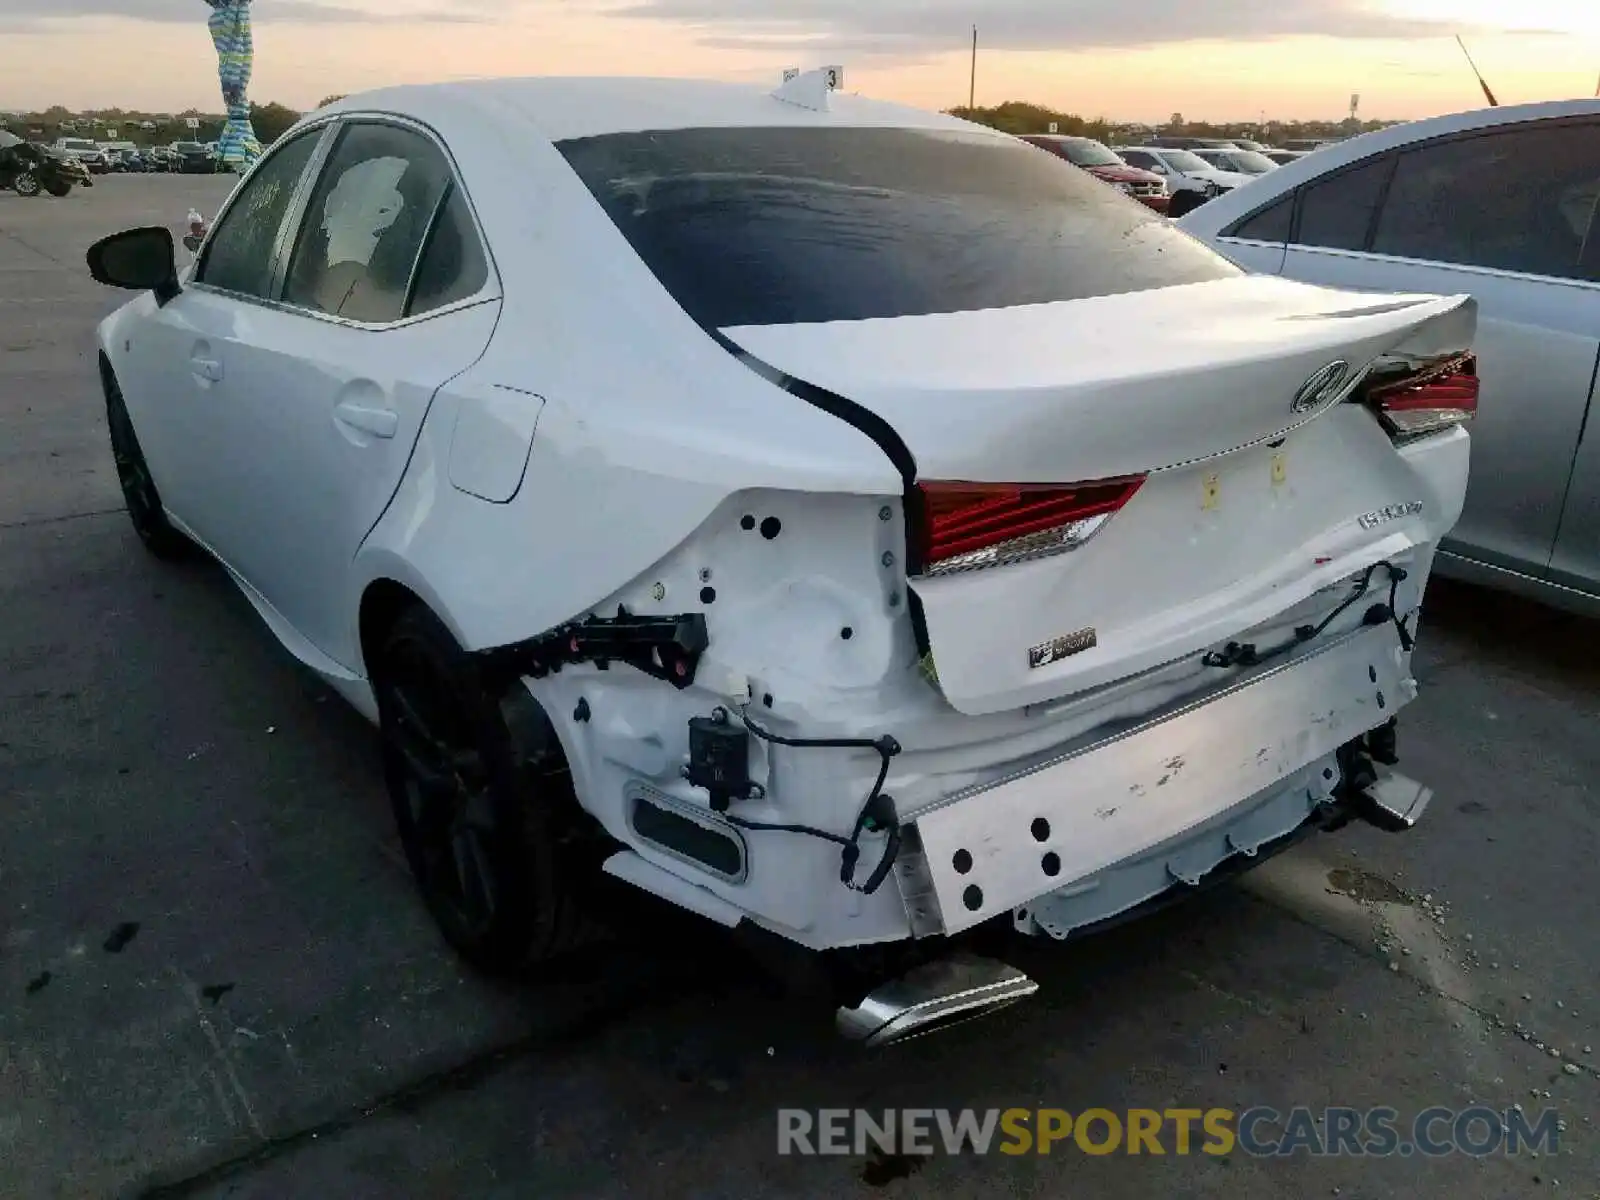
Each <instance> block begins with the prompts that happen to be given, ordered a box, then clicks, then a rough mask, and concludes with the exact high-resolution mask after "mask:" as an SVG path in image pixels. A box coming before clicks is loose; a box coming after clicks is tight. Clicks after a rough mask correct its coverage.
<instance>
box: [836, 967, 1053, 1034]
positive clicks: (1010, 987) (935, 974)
mask: <svg viewBox="0 0 1600 1200" xmlns="http://www.w3.org/2000/svg"><path fill="white" fill-rule="evenodd" d="M1038 990H1039V985H1038V984H1037V983H1035V982H1034V981H1033V980H1032V979H1030V978H1028V976H1026V975H1024V974H1023V973H1022V972H1021V971H1019V970H1017V968H1015V967H1013V966H1009V965H1007V964H1006V963H1003V962H996V961H995V960H993V959H988V958H976V957H972V956H967V955H960V956H956V957H953V958H946V959H940V960H939V961H937V962H932V963H927V964H926V965H924V966H921V967H918V968H916V969H915V970H913V971H910V972H908V973H907V974H905V975H902V976H900V977H899V978H898V979H892V980H890V981H889V982H888V983H885V984H883V985H882V986H880V987H878V988H877V989H875V990H874V991H873V992H871V993H870V994H869V995H868V996H867V997H866V998H865V999H864V1000H862V1001H861V1003H860V1004H859V1005H857V1006H856V1007H855V1008H849V1007H841V1008H840V1009H839V1015H838V1026H839V1032H840V1033H841V1034H843V1035H844V1036H845V1037H846V1038H848V1039H849V1040H850V1041H853V1042H859V1043H861V1044H862V1045H863V1046H868V1047H877V1046H888V1045H891V1044H892V1043H894V1042H903V1041H906V1040H907V1039H909V1038H914V1037H922V1036H924V1035H925V1034H929V1033H935V1032H937V1031H938V1030H941V1029H948V1028H950V1027H951V1026H952V1025H959V1024H961V1023H962V1022H964V1021H972V1020H976V1019H977V1018H978V1017H982V1016H987V1015H988V1014H989V1013H993V1012H998V1011H1000V1010H1001V1009H1002V1008H1005V1007H1007V1006H1009V1005H1012V1004H1015V1003H1016V1002H1017V1001H1018V1000H1022V999H1025V998H1027V997H1028V996H1031V995H1033V994H1034V993H1035V992H1037V991H1038Z"/></svg>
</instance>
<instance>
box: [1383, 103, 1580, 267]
mask: <svg viewBox="0 0 1600 1200" xmlns="http://www.w3.org/2000/svg"><path fill="white" fill-rule="evenodd" d="M1597 200H1600V124H1596V123H1592V122H1589V123H1583V124H1564V125H1545V126H1543V127H1540V126H1525V127H1523V128H1520V129H1512V130H1509V131H1506V132H1500V133H1491V134H1482V135H1477V136H1473V137H1464V138H1457V139H1454V140H1451V141H1447V142H1440V143H1436V144H1434V145H1431V146H1423V147H1421V148H1419V149H1416V150H1412V151H1409V152H1407V153H1404V154H1402V155H1401V156H1400V161H1399V164H1398V166H1397V167H1396V169H1395V176H1394V182H1393V183H1392V184H1391V185H1390V187H1389V194H1388V198H1387V199H1386V200H1385V202H1384V206H1383V215H1382V216H1381V217H1380V218H1379V220H1378V231H1377V236H1376V237H1375V239H1374V240H1373V245H1372V249H1373V252H1374V253H1377V254H1393V255H1398V256H1401V257H1405V258H1418V259H1424V260H1428V261H1432V262H1442V263H1461V264H1466V265H1471V266H1479V267H1492V268H1496V269H1499V270H1503V271H1518V272H1524V273H1527V274H1535V275H1553V276H1557V277H1565V278H1571V277H1574V276H1584V275H1586V272H1585V271H1584V270H1583V269H1582V268H1581V267H1580V259H1581V258H1582V252H1583V246H1584V240H1585V238H1586V237H1587V236H1588V234H1589V229H1590V226H1591V225H1592V224H1593V221H1594V214H1595V206H1596V202H1597Z"/></svg>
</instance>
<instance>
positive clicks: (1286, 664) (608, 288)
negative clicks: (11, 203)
mask: <svg viewBox="0 0 1600 1200" xmlns="http://www.w3.org/2000/svg"><path fill="white" fill-rule="evenodd" d="M89 262H90V267H91V270H92V272H93V274H94V276H95V277H96V278H97V279H99V280H101V281H102V282H105V283H110V284H115V285H119V286H123V287H127V288H131V289H135V290H140V291H143V292H144V293H145V294H143V295H140V296H138V297H137V298H135V299H133V300H132V301H131V302H130V303H129V304H127V305H126V306H125V307H123V308H122V309H120V310H119V311H118V312H116V313H115V314H113V315H112V316H111V317H109V318H108V319H107V320H106V321H105V323H104V324H103V325H102V327H101V329H100V331H99V363H100V371H101V375H102V378H103V381H104V385H105V393H106V401H107V407H108V414H109V418H110V427H111V437H112V447H113V450H114V453H115V457H116V462H117V467H118V472H119V476H120V478H121V481H122V485H123V490H124V494H125V496H126V498H127V503H128V508H129V512H130V515H131V517H132V520H133V525H134V527H135V529H136V530H137V531H138V533H139V536H140V537H141V538H142V539H143V540H144V542H145V544H146V545H147V546H148V547H149V549H150V550H152V551H153V552H155V553H156V554H158V555H161V556H174V555H179V554H181V553H183V552H184V551H186V550H188V549H189V548H190V547H192V546H199V547H203V548H204V550H206V551H207V552H209V553H210V554H211V555H212V556H214V557H215V558H217V559H218V560H220V561H221V562H222V564H223V565H224V566H225V567H226V569H227V570H228V572H229V573H230V575H231V576H232V577H233V579H234V580H235V581H236V582H237V583H238V585H239V587H240V588H241V589H242V591H243V592H244V594H245V595H246V596H247V597H248V598H249V599H250V601H251V603H252V604H253V605H254V606H255V607H256V609H257V610H258V611H259V613H260V614H261V617H262V619H263V620H264V621H265V622H266V624H267V625H268V626H269V627H270V628H271V629H272V631H273V632H274V633H275V634H276V636H277V637H278V638H279V639H280V640H281V641H282V643H283V644H284V646H285V647H286V648H287V649H288V650H289V651H290V652H291V653H293V654H294V655H295V656H297V657H298V658H299V659H300V660H302V661H303V662H304V663H305V664H306V665H307V666H309V667H310V668H311V669H312V670H313V671H315V672H316V673H318V674H319V675H320V676H321V677H322V678H324V679H326V680H327V681H328V682H329V683H330V684H331V685H332V686H333V687H335V688H336V689H338V690H339V691H340V692H341V693H342V694H343V695H344V696H345V697H347V698H348V699H349V701H350V702H351V703H352V704H354V705H355V706H356V707H357V708H358V709H359V710H360V711H361V712H362V713H364V714H365V715H366V716H367V717H368V718H370V719H371V720H372V721H374V722H375V723H376V724H377V725H378V726H379V729H380V731H381V742H382V746H383V757H384V763H385V768H386V772H387V779H388V786H389V790H390V793H391V795H392V797H393V801H394V807H395V812H396V816H397V819H398V822H399V827H400V831H401V834H402V837H403V839H404V843H405V846H406V850H407V853H408V855H409V857H410V861H411V864H412V867H413V869H414V871H415V873H416V876H417V879H418V881H419V884H420V887H421V890H422V893H423V895H424V896H425V897H426V899H427V902H428V903H429V905H430V906H431V908H432V910H433V912H434V913H435V915H436V916H437V919H438V921H439V923H440V925H441V927H442V928H443V930H444V932H445V934H446V936H447V937H448V938H449V940H450V941H451V942H452V943H453V944H454V945H455V946H456V947H457V948H458V949H459V950H460V951H461V953H463V954H464V955H465V956H466V957H467V958H468V959H469V960H471V961H472V962H474V963H476V964H478V965H480V966H482V967H485V968H488V969H493V970H502V971H505V970H521V969H524V968H526V967H528V966H530V965H531V964H535V963H538V962H540V961H543V960H545V959H548V958H550V957H552V956H554V955H557V954H558V953H560V952H561V951H562V950H563V949H564V948H565V947H566V946H568V945H569V944H570V942H571V939H572V937H573V933H574V929H575V928H576V921H575V915H576V913H577V912H578V911H580V908H581V905H582V903H583V897H584V895H585V891H584V889H585V884H586V881H587V880H588V879H589V878H590V875H591V873H596V874H597V873H599V872H601V871H603V872H606V873H608V874H610V875H612V876H614V877H617V878H619V879H621V880H624V881H627V882H628V883H630V884H632V885H635V886H636V887H638V888H641V889H643V890H644V891H646V892H649V893H653V894H654V895H656V896H659V897H662V898H665V899H666V900H669V901H671V902H672V903H674V904H677V905H680V906H682V907H683V908H686V909H689V910H692V911H693V912H695V913H698V914H701V915H703V916H704V917H705V918H707V919H709V920H711V921H715V922H718V923H721V924H723V925H728V926H734V925H738V924H741V923H743V924H745V925H747V926H753V927H755V928H756V929H759V930H763V931H765V932H766V934H767V935H777V937H778V938H779V939H781V940H782V941H783V942H786V943H789V944H792V945H794V946H796V947H800V948H806V949H809V950H824V949H845V948H855V949H857V950H864V949H865V948H872V949H874V950H875V951H876V953H874V954H873V955H866V954H864V953H863V954H861V955H857V956H850V957H852V960H853V961H859V962H866V961H869V960H870V961H873V962H881V963H882V964H884V965H883V966H882V968H881V969H882V970H884V971H885V972H886V973H887V972H888V971H889V964H891V963H892V964H893V970H894V971H896V972H898V971H899V970H900V969H902V968H904V967H914V969H913V970H912V971H911V973H910V974H908V975H907V976H905V977H904V978H903V979H902V980H900V981H899V982H898V983H897V984H895V985H894V986H891V987H890V988H889V989H888V990H880V991H877V992H875V993H874V994H873V995H870V996H867V997H866V999H865V1000H864V1001H863V1002H862V1003H860V1004H859V1005H857V1004H854V1002H855V1001H861V1000H862V996H863V994H864V993H865V991H866V988H867V987H868V986H869V985H870V984H872V983H876V982H881V980H882V978H884V976H879V977H877V978H872V979H865V980H864V981H863V983H862V985H861V988H860V989H859V990H858V991H856V992H855V993H854V994H853V995H850V996H847V997H846V998H845V999H846V1001H847V1003H846V1007H845V1009H844V1010H843V1011H842V1012H841V1021H842V1024H843V1027H844V1028H845V1029H846V1031H847V1032H849V1033H850V1034H851V1035H852V1036H856V1037H859V1038H863V1039H865V1040H868V1041H885V1040H892V1039H894V1038H897V1037H899V1036H902V1035H904V1034H905V1033H907V1032H911V1031H915V1030H917V1029H919V1028H926V1027H928V1026H929V1025H931V1024H936V1023H938V1022H940V1021H943V1020H946V1019H948V1018H951V1017H952V1016H954V1015H957V1014H970V1013H972V1012H975V1011H979V1010H984V1009H990V1008H994V1007H997V1006H999V1005H1000V1004H1003V1003H1007V1002H1009V1001H1011V1000H1014V999H1016V998H1018V997H1019V996H1022V995H1025V994H1026V993H1028V992H1029V991H1031V990H1033V987H1034V985H1033V984H1032V982H1031V981H1030V980H1028V979H1027V977H1026V976H1024V975H1022V974H1021V973H1020V972H1018V971H1016V970H1014V969H1012V968H1009V967H1006V966H1004V965H1003V964H999V963H992V962H984V961H981V960H978V961H973V960H964V959H955V960H952V959H949V958H948V956H949V955H951V954H952V951H953V949H954V946H955V943H954V942H953V941H952V939H954V938H955V937H956V935H959V934H961V933H963V932H964V931H966V930H969V929H971V928H973V927H975V926H977V925H979V924H980V923H985V922H990V921H991V920H999V921H1003V922H1005V923H1008V924H1009V925H1011V926H1012V927H1014V928H1015V930H1016V931H1018V932H1019V933H1020V934H1029V935H1042V936H1047V937H1054V938H1064V937H1067V936H1069V935H1073V934H1076V933H1080V932H1082V931H1084V930H1086V929H1089V928H1092V927H1095V926H1097V925H1100V924H1102V923H1103V922H1105V921H1107V920H1109V919H1111V918H1113V917H1118V916H1121V915H1124V914H1126V913H1128V912H1131V911H1133V910H1136V909H1139V908H1140V907H1141V906H1144V905H1146V904H1151V903H1157V902H1160V901H1162V900H1163V899H1166V898H1168V897H1170V896H1172V895H1176V894H1183V893H1186V892H1188V891H1191V890H1193V889H1194V888H1195V887H1197V886H1199V885H1200V884H1202V883H1204V882H1206V881H1208V880H1211V879H1215V878H1218V877H1221V876H1225V875H1226V874H1227V873H1228V872H1230V871H1231V870H1233V869H1235V868H1237V867H1239V866H1242V865H1247V864H1249V863H1252V862H1255V861H1259V860H1260V859H1262V858H1264V857H1266V856H1267V855H1269V854H1271V853H1272V852H1274V851H1275V850H1277V849H1280V848H1281V847H1283V846H1284V845H1286V844H1288V843H1289V842H1291V841H1293V840H1294V839H1295V838H1297V837H1299V836H1301V835H1302V834H1305V833H1307V832H1310V831H1312V830H1315V829H1321V828H1331V827H1336V826H1338V825H1339V824H1342V823H1344V822H1346V821H1348V820H1349V819H1351V818H1352V817H1359V818H1364V819H1366V820H1369V821H1372V822H1374V823H1376V824H1379V825H1381V826H1383V827H1385V828H1391V829H1400V828H1405V827H1408V826H1409V825H1410V824H1412V823H1413V822H1414V821H1415V819H1416V818H1417V816H1418V815H1419V814H1420V813H1421V811H1422V808H1423V806H1424V805H1425V803H1426V800H1427V791H1426V789H1424V788H1422V787H1421V786H1420V785H1418V784H1415V783H1410V782H1408V781H1406V780H1405V779H1404V778H1403V777H1401V776H1398V775H1395V774H1393V773H1392V772H1391V771H1390V770H1389V766H1390V765H1391V764H1393V763H1394V762H1395V761H1396V751H1395V725H1394V717H1395V714H1396V713H1397V712H1398V711H1399V710H1400V709H1402V708H1403V707H1404V706H1405V705H1406V704H1407V703H1408V702H1409V701H1410V700H1411V699H1412V698H1413V697H1414V696H1415V694H1416V684H1415V682H1414V681H1413V679H1412V675H1411V668H1410V651H1411V648H1412V644H1413V643H1412V638H1413V633H1414V625H1415V619H1416V614H1417V611H1418V608H1419V605H1420V603H1421V598H1422V594H1423V589H1424V587H1425V585H1426V583H1427V580H1428V575H1429V571H1430V569H1431V566H1432V561H1433V556H1434V551H1435V547H1436V546H1437V544H1438V542H1439V539H1440V538H1441V537H1443V536H1444V535H1445V534H1446V533H1447V532H1448V531H1449V530H1450V528H1451V526H1452V525H1453V524H1454V522H1455V520H1456V517H1457V514H1458V512H1459V510H1460V506H1461V500H1462V495H1463V493H1464V490H1465V487H1466V478H1467V455H1468V437H1467V433H1466V431H1465V429H1464V428H1462V424H1463V422H1465V421H1466V420H1467V419H1468V418H1469V417H1470V416H1471V414H1472V408H1473V402H1472V391H1473V383H1474V378H1473V374H1472V372H1473V369H1474V367H1473V360H1472V357H1471V345H1472V337H1473V329H1474V323H1475V308H1474V305H1473V302H1472V301H1471V300H1470V299H1468V298H1466V297H1464V296H1453V297H1438V296H1424V295H1416V296H1406V297H1401V298H1396V297H1393V296H1387V295H1385V296H1379V297H1375V296H1365V295H1352V294H1348V293H1344V292H1335V291H1329V290H1325V289H1322V288H1317V287H1312V286H1307V285H1302V284H1296V283H1291V282H1288V281H1285V280H1279V279H1272V278H1267V277H1259V276H1250V275H1248V274H1246V273H1245V272H1243V271H1241V270H1240V269H1239V268H1237V267H1236V266H1234V265H1232V264H1231V263H1229V262H1228V261H1227V260H1226V259H1225V258H1223V257H1222V256H1220V255H1218V254H1216V253H1215V252H1213V251H1212V250H1210V249H1208V248H1206V247H1205V246H1203V245H1201V244H1200V243H1199V242H1197V241H1195V240H1193V239H1191V238H1190V237H1188V236H1187V235H1186V234H1183V233H1182V232H1180V231H1179V230H1178V229H1177V228H1175V227H1174V226H1173V225H1172V224H1170V223H1169V222H1167V221H1165V220H1164V219H1163V218H1161V217H1159V216H1156V215H1155V214H1153V213H1151V212H1150V211H1149V210H1147V209H1146V208H1144V207H1143V206H1141V205H1140V204H1139V203H1137V202H1136V201H1134V200H1132V199H1129V198H1128V197H1126V196H1123V195H1120V194H1118V193H1117V192H1115V191H1113V190H1112V189H1110V188H1107V187H1104V186H1103V185H1102V184H1100V183H1099V182H1098V181H1097V180H1095V179H1094V178H1092V177H1091V176H1089V175H1087V174H1084V173H1082V172H1078V171H1065V170H1062V169H1060V163H1059V162H1055V161H1053V160H1052V159H1050V158H1049V157H1048V156H1046V155H1043V154H1039V153H1038V152H1037V151H1036V150H1035V149H1034V148H1033V147H1031V146H1028V145H1026V144H1024V143H1022V142H1020V141H1018V140H1016V139H1014V138H1011V137H1009V136H1007V135H1003V134H999V133H997V132H995V131H993V130H989V129H985V128H981V127H977V126H973V125H969V124H966V123H964V122H961V121H958V120H955V119H954V118H951V117H947V116H943V115H939V114H933V113H925V112H920V111H916V110H913V109H907V108H901V107H897V106H893V105H887V104H880V103H875V102H872V101H868V100H864V99H861V98H858V97H854V96H847V95H841V94H838V93H837V92H833V91H830V89H829V87H828V84H827V82H826V76H825V74H824V73H820V72H819V73H810V74H804V75H801V76H800V77H799V78H797V79H794V80H792V81H790V82H787V83H785V84H784V85H783V86H782V87H781V88H779V89H778V91H776V92H768V91H766V90H763V89H761V88H749V87H740V86H733V85H724V84H714V83H700V82H693V81H684V80H675V81H650V80H555V79H537V80H517V81H498V82H474V83H455V84H448V85H441V86H434V87H402V88H395V89H392V90H385V91H379V92H374V93H370V94H368V95H365V96H357V97H351V98H348V99H345V100H343V101H340V102H338V103H336V104H333V105H331V106H329V107H328V108H324V109H320V110H318V111H317V112H316V113H315V114H313V115H312V116H310V117H308V118H307V119H306V120H304V121H302V122H301V123H300V124H299V125H297V126H296V127H295V128H294V129H293V130H291V131H290V132H289V133H288V134H286V135H285V136H283V137H282V138H280V139H279V140H278V141H277V142H276V143H275V144H274V145H273V147H272V148H271V150H270V152H269V153H268V154H267V155H266V156H265V157H264V158H263V159H262V160H261V161H260V162H259V163H258V164H257V165H256V166H255V167H254V168H253V169H252V170H251V172H250V173H249V175H248V176H246V177H245V178H244V179H243V180H242V181H241V182H240V184H239V186H238V187H237V189H236V191H235V192H234V194H233V196H232V198H231V199H230V200H229V202H228V203H227V205H226V206H225V207H224V208H223V210H222V211H221V213H220V214H219V215H218V216H217V218H216V220H215V222H214V224H213V226H212V228H211V230H210V232H209V234H208V235H207V236H206V240H205V241H204V243H203V245H202V246H201V248H200V252H199V254H198V256H197V259H196V262H195V264H194V265H193V266H192V267H190V268H187V269H186V270H184V271H183V272H181V273H180V272H179V271H178V270H177V268H176V267H175V265H174V255H173V245H172V238H171V235H170V234H169V233H168V232H167V231H166V230H165V229H144V230H132V231H129V232H126V233H123V234H118V235H115V236H112V237H110V238H107V239H105V240H103V241H102V242H100V243H98V244H97V245H96V246H95V247H94V248H93V249H92V250H91V252H90V255H89ZM885 947H887V948H890V950H892V951H893V952H892V953H885V952H883V948H885ZM917 964H920V965H917ZM874 969H875V970H876V969H879V968H877V967H875V968H874Z"/></svg>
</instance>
